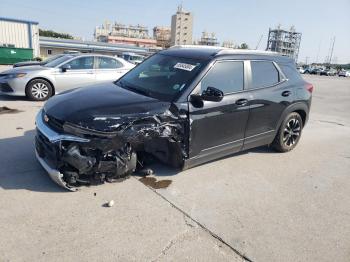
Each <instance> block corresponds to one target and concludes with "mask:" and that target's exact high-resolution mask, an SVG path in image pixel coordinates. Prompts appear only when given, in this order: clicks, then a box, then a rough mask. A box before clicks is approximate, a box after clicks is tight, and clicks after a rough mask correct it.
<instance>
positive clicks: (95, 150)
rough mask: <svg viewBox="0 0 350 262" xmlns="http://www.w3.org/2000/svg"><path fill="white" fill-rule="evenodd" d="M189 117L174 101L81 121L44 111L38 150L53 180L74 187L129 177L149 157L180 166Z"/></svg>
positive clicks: (38, 136) (72, 189)
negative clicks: (131, 111) (142, 109)
mask: <svg viewBox="0 0 350 262" xmlns="http://www.w3.org/2000/svg"><path fill="white" fill-rule="evenodd" d="M158 106H159V105H158ZM159 111H161V112H159ZM185 119H186V115H184V116H181V115H179V114H178V111H177V108H176V107H175V106H174V105H173V104H167V105H166V104H163V106H162V107H160V108H158V109H157V112H152V111H151V112H146V113H138V114H129V115H128V114H123V115H120V116H118V115H117V114H115V115H113V116H94V117H92V118H91V121H89V123H84V124H82V123H81V125H76V124H72V123H69V122H62V121H60V120H58V119H55V118H54V117H52V116H50V115H49V114H48V113H46V112H45V110H41V111H40V112H39V113H38V115H37V118H36V125H37V135H36V143H35V144H36V153H37V157H38V159H39V161H40V162H41V164H42V165H43V167H44V168H45V169H46V171H47V172H48V173H49V175H50V176H51V178H52V179H53V180H54V181H55V182H56V183H58V184H59V185H60V186H62V187H64V188H66V189H69V190H71V191H75V190H76V188H77V186H79V185H90V184H99V183H104V182H105V181H106V182H113V181H116V180H119V179H121V178H124V177H127V176H129V175H130V174H132V173H133V172H135V170H136V169H137V168H140V167H142V165H143V162H144V161H143V160H144V158H146V157H147V156H153V157H155V158H157V159H158V160H160V161H162V162H163V163H166V164H169V165H171V166H173V167H178V168H181V167H182V165H183V159H184V158H185V157H186V152H187V149H186V143H185V139H184V138H185V136H186V135H185V130H186V121H185ZM44 159H45V160H44Z"/></svg>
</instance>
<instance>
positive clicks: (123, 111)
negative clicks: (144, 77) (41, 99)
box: [44, 83, 170, 131]
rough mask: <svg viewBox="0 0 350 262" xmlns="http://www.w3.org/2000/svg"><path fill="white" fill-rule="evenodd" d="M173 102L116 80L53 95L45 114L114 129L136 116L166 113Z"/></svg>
mask: <svg viewBox="0 0 350 262" xmlns="http://www.w3.org/2000/svg"><path fill="white" fill-rule="evenodd" d="M169 107H170V103H169V102H163V101H159V100H157V99H155V98H151V97H147V96H144V95H141V94H137V93H134V92H132V91H129V90H126V89H124V88H122V87H120V86H118V85H116V84H114V83H107V84H106V83H105V84H99V85H94V86H89V87H82V88H78V89H73V90H70V91H67V92H64V93H61V94H59V95H56V96H54V97H52V98H50V99H49V100H48V101H47V102H46V104H45V106H44V110H45V113H46V114H47V115H48V116H49V117H50V116H51V117H53V118H55V119H57V120H60V121H62V122H68V123H71V124H74V125H78V126H81V127H84V128H88V129H93V130H98V131H113V129H116V128H117V127H118V126H119V125H121V124H123V123H125V122H126V121H130V120H131V119H135V118H144V117H147V116H149V117H152V116H153V115H158V114H163V113H164V112H166V111H167V109H169Z"/></svg>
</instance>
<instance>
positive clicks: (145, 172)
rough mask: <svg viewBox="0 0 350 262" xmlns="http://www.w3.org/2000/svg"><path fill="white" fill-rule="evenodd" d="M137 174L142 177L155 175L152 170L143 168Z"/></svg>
mask: <svg viewBox="0 0 350 262" xmlns="http://www.w3.org/2000/svg"><path fill="white" fill-rule="evenodd" d="M137 173H138V175H140V176H150V175H153V174H154V171H153V169H151V168H142V169H140V170H138V172H137Z"/></svg>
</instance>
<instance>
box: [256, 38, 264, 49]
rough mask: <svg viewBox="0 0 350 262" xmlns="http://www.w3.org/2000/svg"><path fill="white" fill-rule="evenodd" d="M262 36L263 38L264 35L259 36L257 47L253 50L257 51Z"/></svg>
mask: <svg viewBox="0 0 350 262" xmlns="http://www.w3.org/2000/svg"><path fill="white" fill-rule="evenodd" d="M263 36H264V35H261V36H260V39H259V41H258V43H257V45H256V47H255V50H257V49H258V48H259V45H260V43H261V39H262V38H263Z"/></svg>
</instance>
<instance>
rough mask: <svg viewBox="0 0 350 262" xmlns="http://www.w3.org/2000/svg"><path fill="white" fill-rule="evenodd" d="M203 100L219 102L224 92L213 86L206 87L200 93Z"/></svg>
mask: <svg viewBox="0 0 350 262" xmlns="http://www.w3.org/2000/svg"><path fill="white" fill-rule="evenodd" d="M201 97H202V99H203V100H205V101H212V102H220V101H221V100H222V99H223V98H224V92H222V91H221V90H220V89H217V88H215V87H210V86H209V87H208V88H207V89H206V90H204V91H203V93H202V95H201Z"/></svg>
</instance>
